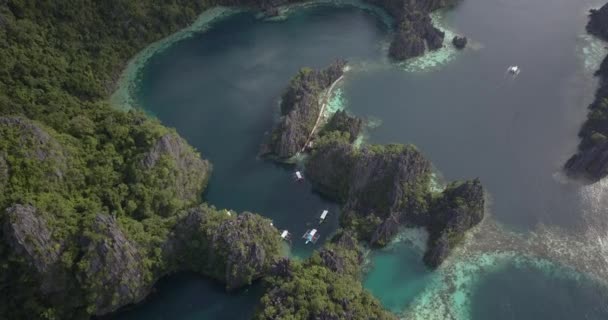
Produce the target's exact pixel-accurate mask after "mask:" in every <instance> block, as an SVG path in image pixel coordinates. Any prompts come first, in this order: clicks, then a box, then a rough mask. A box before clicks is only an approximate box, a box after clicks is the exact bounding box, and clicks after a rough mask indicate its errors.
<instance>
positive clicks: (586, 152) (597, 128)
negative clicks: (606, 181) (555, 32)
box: [564, 4, 608, 182]
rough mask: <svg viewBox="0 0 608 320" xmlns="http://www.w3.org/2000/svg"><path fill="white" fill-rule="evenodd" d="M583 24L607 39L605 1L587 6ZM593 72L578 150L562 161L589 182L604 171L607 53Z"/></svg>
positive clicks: (607, 155)
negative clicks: (591, 92) (592, 89)
mask: <svg viewBox="0 0 608 320" xmlns="http://www.w3.org/2000/svg"><path fill="white" fill-rule="evenodd" d="M586 28H587V32H588V33H590V34H592V35H594V36H596V37H599V38H601V39H603V40H604V41H608V4H606V5H604V6H602V7H601V8H600V9H597V10H591V12H590V14H589V23H588V24H587V27H586ZM595 75H596V76H597V77H598V78H599V88H598V89H597V91H596V93H595V100H594V101H593V102H592V103H591V105H589V107H588V109H589V114H588V115H587V120H586V121H585V123H584V124H583V126H582V128H581V130H580V131H579V134H578V135H579V137H580V138H581V142H580V144H579V146H578V152H577V153H576V154H575V155H573V156H572V157H571V158H570V159H569V160H568V161H567V162H566V164H565V165H564V168H565V170H566V173H567V174H568V175H570V176H572V177H582V178H585V179H588V180H590V181H591V182H596V181H598V180H600V179H602V178H604V177H606V175H608V138H607V137H608V104H607V103H606V98H608V56H606V57H605V58H604V60H603V61H602V64H601V66H600V68H599V70H597V71H596V73H595Z"/></svg>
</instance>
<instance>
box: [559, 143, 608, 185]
mask: <svg viewBox="0 0 608 320" xmlns="http://www.w3.org/2000/svg"><path fill="white" fill-rule="evenodd" d="M565 168H566V170H567V171H568V172H569V173H570V174H572V175H579V176H584V177H585V178H588V179H590V180H592V181H597V180H599V179H601V178H603V177H605V176H606V175H608V141H604V142H602V143H599V144H596V145H593V146H591V147H589V148H587V149H585V150H583V151H580V152H579V153H577V154H575V155H574V156H572V157H571V158H570V159H569V160H568V161H567V162H566V165H565Z"/></svg>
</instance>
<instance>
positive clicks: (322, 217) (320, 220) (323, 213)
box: [319, 210, 329, 224]
mask: <svg viewBox="0 0 608 320" xmlns="http://www.w3.org/2000/svg"><path fill="white" fill-rule="evenodd" d="M328 213H329V211H327V210H323V212H322V213H321V217H320V218H319V224H321V223H323V221H325V218H327V214H328Z"/></svg>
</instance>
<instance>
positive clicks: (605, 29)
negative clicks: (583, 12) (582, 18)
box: [587, 4, 608, 41]
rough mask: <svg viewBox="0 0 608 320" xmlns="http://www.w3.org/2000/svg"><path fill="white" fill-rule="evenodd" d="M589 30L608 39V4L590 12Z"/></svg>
mask: <svg viewBox="0 0 608 320" xmlns="http://www.w3.org/2000/svg"><path fill="white" fill-rule="evenodd" d="M587 32H589V33H590V34H592V35H594V36H596V37H600V38H602V39H604V40H606V41H608V4H605V5H603V6H602V7H601V8H599V9H592V10H591V11H590V12H589V23H587Z"/></svg>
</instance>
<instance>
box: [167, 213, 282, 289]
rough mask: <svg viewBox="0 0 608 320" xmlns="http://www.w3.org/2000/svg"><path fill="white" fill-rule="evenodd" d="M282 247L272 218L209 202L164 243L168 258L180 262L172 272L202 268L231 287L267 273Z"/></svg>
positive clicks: (236, 286)
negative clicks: (238, 211)
mask: <svg viewBox="0 0 608 320" xmlns="http://www.w3.org/2000/svg"><path fill="white" fill-rule="evenodd" d="M279 249H280V237H279V232H278V230H277V229H275V228H274V227H273V226H272V225H271V224H270V220H268V219H265V218H262V217H261V216H259V215H255V214H252V213H249V212H244V213H242V214H239V215H236V213H234V212H233V213H230V212H229V211H217V210H214V209H213V208H210V207H207V206H200V207H198V208H194V209H191V210H189V211H188V213H187V214H186V215H185V217H183V218H182V219H180V221H178V223H177V225H176V226H175V229H174V231H173V232H172V235H171V236H170V237H169V239H168V240H167V242H166V243H165V246H164V251H165V256H166V257H167V261H175V262H176V263H174V264H173V267H172V270H171V272H175V271H183V270H190V271H196V272H200V273H202V274H206V275H209V276H211V277H213V278H215V279H217V280H219V281H222V282H224V283H225V284H226V288H227V289H228V290H232V289H237V288H240V287H242V286H244V285H248V284H250V283H251V282H252V281H253V280H255V279H258V278H259V277H261V276H262V275H263V274H264V273H266V272H267V271H268V270H269V269H270V267H271V265H272V264H273V263H274V262H275V260H276V259H277V258H278V257H279V256H280V252H279Z"/></svg>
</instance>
